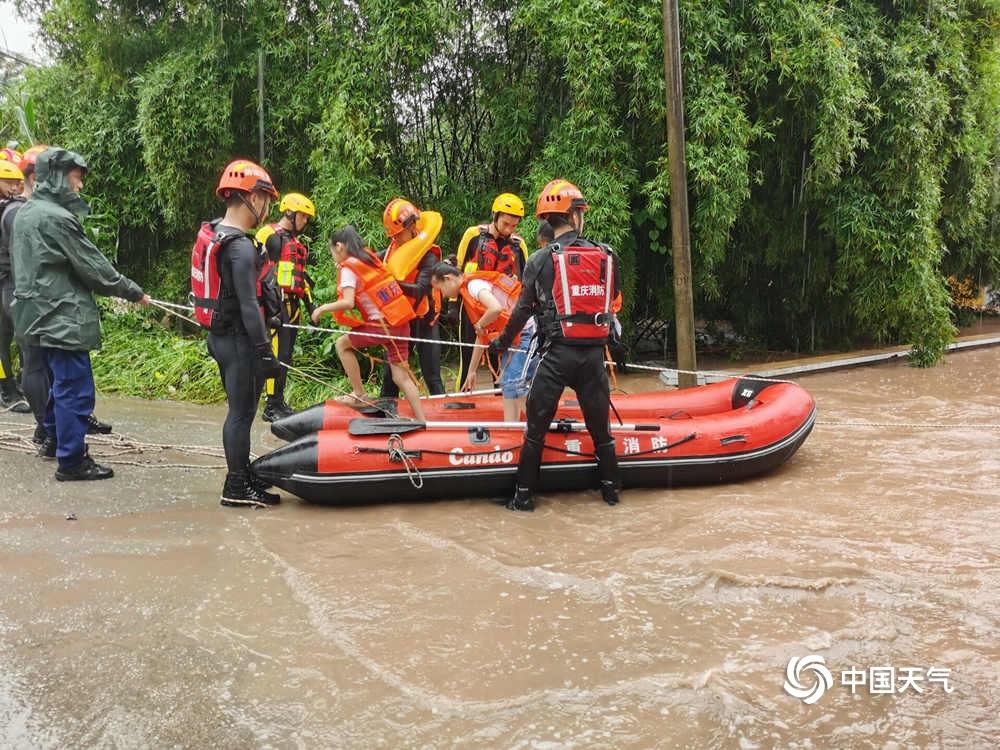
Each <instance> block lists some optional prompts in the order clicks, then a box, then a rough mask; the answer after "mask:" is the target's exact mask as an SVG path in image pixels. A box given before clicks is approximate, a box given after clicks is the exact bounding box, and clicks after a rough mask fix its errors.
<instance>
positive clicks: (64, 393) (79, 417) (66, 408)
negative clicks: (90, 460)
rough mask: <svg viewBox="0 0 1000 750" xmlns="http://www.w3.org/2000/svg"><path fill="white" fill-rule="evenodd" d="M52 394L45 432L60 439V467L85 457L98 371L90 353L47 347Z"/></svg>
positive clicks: (58, 443)
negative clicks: (92, 362) (95, 369)
mask: <svg viewBox="0 0 1000 750" xmlns="http://www.w3.org/2000/svg"><path fill="white" fill-rule="evenodd" d="M42 351H43V352H44V353H45V365H46V367H47V369H48V371H49V382H50V383H52V395H51V397H50V398H49V403H48V407H47V408H46V411H45V431H46V432H47V433H48V434H49V436H53V435H54V436H55V438H56V458H57V459H58V460H59V468H60V469H69V468H71V467H73V466H76V465H77V464H78V463H80V461H82V460H83V455H84V452H85V451H86V446H87V443H86V441H87V418H88V417H89V416H90V415H91V414H93V412H94V373H93V370H91V369H90V352H77V351H70V350H69V349H54V348H51V347H43V348H42Z"/></svg>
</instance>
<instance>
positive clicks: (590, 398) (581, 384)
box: [490, 180, 619, 511]
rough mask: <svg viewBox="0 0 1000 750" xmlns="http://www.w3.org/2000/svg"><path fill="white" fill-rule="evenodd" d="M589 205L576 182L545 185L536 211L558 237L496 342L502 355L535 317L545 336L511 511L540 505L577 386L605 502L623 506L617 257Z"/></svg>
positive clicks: (531, 264) (536, 260) (533, 266)
mask: <svg viewBox="0 0 1000 750" xmlns="http://www.w3.org/2000/svg"><path fill="white" fill-rule="evenodd" d="M589 207H590V206H589V205H588V203H587V201H586V199H585V198H584V197H583V193H581V192H580V189H579V188H578V187H576V186H575V185H574V184H572V183H571V182H567V181H566V180H552V181H551V182H550V183H548V184H547V185H546V186H545V188H543V190H542V192H541V194H540V195H539V196H538V202H537V204H536V206H535V215H536V216H537V217H538V218H539V219H542V220H545V221H547V222H548V223H549V224H550V225H551V226H552V230H553V235H554V240H553V241H552V242H551V243H549V244H548V245H547V246H546V247H545V248H543V249H542V250H539V251H538V252H536V253H535V254H533V255H532V256H531V258H529V259H528V263H527V265H526V266H525V268H524V278H523V279H522V282H521V284H522V286H521V294H520V297H518V302H517V305H516V306H515V307H514V310H513V312H512V313H511V315H510V320H509V322H508V323H507V325H506V326H505V327H504V330H503V332H502V333H501V334H500V335H499V336H498V337H497V338H496V339H494V340H493V341H492V342H491V343H490V349H491V350H492V351H493V352H494V353H495V354H503V353H504V352H506V351H507V350H508V349H509V348H510V346H511V344H512V342H513V341H514V340H515V338H516V337H517V335H518V334H519V333H521V329H522V328H523V327H524V325H525V323H527V321H528V320H529V318H530V317H531V316H532V315H535V316H536V320H537V322H538V329H539V332H540V333H541V338H542V341H543V343H542V346H541V361H540V362H539V364H538V369H537V371H536V372H535V376H534V379H533V380H532V381H531V389H530V390H529V391H528V400H527V403H526V407H525V408H526V413H527V418H526V421H527V427H526V428H525V431H524V444H523V446H522V447H521V456H520V459H519V461H518V465H517V481H516V486H515V487H514V492H513V497H511V498H509V499H507V503H506V504H507V507H508V508H509V509H511V510H518V511H531V510H534V507H535V506H534V502H533V500H532V495H533V493H534V492H535V490H536V489H537V487H538V481H539V466H540V464H541V460H542V449H543V447H544V441H545V434H546V432H547V431H548V429H549V425H550V424H551V423H552V418H553V416H554V415H555V413H556V408H557V407H558V405H559V399H560V397H561V396H562V393H563V390H564V389H565V388H567V387H568V388H572V389H573V390H574V391H576V396H577V400H578V401H579V403H580V410H581V411H582V412H583V419H584V422H586V425H587V431H588V432H589V433H590V437H591V439H592V440H593V443H594V452H595V454H596V458H597V463H598V475H599V477H600V489H601V494H602V496H603V498H604V501H605V502H606V503H607V504H608V505H617V504H618V484H619V480H618V458H617V455H616V453H615V442H614V439H613V438H612V437H611V430H610V425H609V418H608V411H609V409H610V403H611V391H610V386H609V383H608V372H607V370H606V369H605V364H604V349H605V347H606V346H607V343H608V335H609V332H610V329H611V325H612V322H613V317H614V313H613V310H612V306H613V301H614V299H615V297H616V296H617V294H618V278H619V273H618V260H617V258H616V257H615V255H614V253H613V252H612V250H611V248H609V247H608V246H607V245H602V244H599V243H596V242H592V241H591V240H588V239H585V238H584V236H583V214H584V212H585V211H586V210H587V209H588V208H589Z"/></svg>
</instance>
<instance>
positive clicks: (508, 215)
mask: <svg viewBox="0 0 1000 750" xmlns="http://www.w3.org/2000/svg"><path fill="white" fill-rule="evenodd" d="M491 213H492V215H493V218H492V219H491V221H490V223H489V224H479V225H478V226H474V227H469V228H468V229H466V230H465V234H464V235H462V239H461V240H460V241H459V243H458V250H457V251H456V253H455V258H456V262H455V267H456V268H458V269H459V270H461V271H463V272H464V273H474V272H476V271H486V272H494V271H495V272H498V273H503V274H506V275H508V276H512V277H514V278H515V279H518V280H520V279H521V275H522V274H523V272H524V264H525V263H527V261H528V246H527V245H526V244H525V242H524V240H523V239H522V238H521V237H519V236H518V235H517V234H515V233H514V232H515V230H516V229H517V227H518V225H519V224H520V223H521V219H523V218H524V202H523V201H522V200H521V199H520V198H518V197H517V196H516V195H514V194H513V193H501V194H500V195H498V196H497V197H496V198H495V199H494V200H493V206H492V208H491ZM457 304H458V308H459V309H458V340H459V342H460V343H463V344H473V343H475V341H476V331H475V326H474V324H473V322H472V320H471V319H470V318H469V315H468V313H467V311H466V310H465V305H464V303H463V301H462V300H457ZM473 351H474V350H473V349H472V347H469V346H463V347H460V354H461V361H460V363H459V369H458V378H457V379H456V383H455V385H456V388H461V387H463V384H464V383H465V381H466V380H467V379H468V377H469V369H470V368H469V361H470V360H471V359H472V353H473ZM492 366H493V369H494V371H497V370H498V368H499V366H500V363H499V362H498V361H494V362H492Z"/></svg>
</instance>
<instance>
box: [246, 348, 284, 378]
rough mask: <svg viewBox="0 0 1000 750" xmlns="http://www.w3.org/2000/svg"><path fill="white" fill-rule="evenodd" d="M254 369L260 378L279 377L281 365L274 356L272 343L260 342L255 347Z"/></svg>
mask: <svg viewBox="0 0 1000 750" xmlns="http://www.w3.org/2000/svg"><path fill="white" fill-rule="evenodd" d="M254 355H255V356H254V358H253V371H254V375H256V376H257V378H258V379H260V380H267V379H269V378H274V377H277V376H278V374H279V373H280V372H281V365H280V364H278V360H276V359H275V358H274V352H273V351H272V350H271V345H270V344H258V345H257V346H255V347H254Z"/></svg>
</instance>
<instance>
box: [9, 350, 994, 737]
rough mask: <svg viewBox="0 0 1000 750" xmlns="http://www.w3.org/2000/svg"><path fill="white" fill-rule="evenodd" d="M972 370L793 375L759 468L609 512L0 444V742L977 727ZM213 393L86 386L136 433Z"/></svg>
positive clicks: (990, 478) (983, 391)
mask: <svg viewBox="0 0 1000 750" xmlns="http://www.w3.org/2000/svg"><path fill="white" fill-rule="evenodd" d="M998 365H1000V350H998V349H996V348H993V349H982V350H978V351H971V352H965V353H959V354H955V355H952V356H950V357H949V358H948V360H947V362H946V363H945V364H944V365H942V366H940V367H937V368H935V369H931V370H916V369H912V368H910V367H907V366H906V365H905V364H901V363H897V364H889V365H885V366H879V367H870V368H866V369H859V370H853V371H847V372H838V373H831V374H824V375H816V376H811V377H804V378H801V379H800V381H799V382H801V383H802V384H803V385H804V386H805V387H806V388H807V389H809V390H810V392H811V393H812V394H813V395H814V396H815V398H816V400H817V404H818V409H819V416H818V423H817V426H816V428H815V430H814V431H813V434H812V435H811V437H810V438H809V439H808V440H807V441H806V443H805V445H804V446H803V447H802V449H801V450H800V451H799V452H798V454H796V455H795V456H794V457H793V458H792V459H791V461H790V462H789V463H787V464H786V465H785V466H784V467H782V468H781V469H780V470H778V471H776V472H774V473H772V474H770V475H767V476H763V477H760V478H757V479H754V480H750V481H746V482H743V483H740V484H732V485H723V486H713V487H695V488H685V489H678V490H671V491H656V490H642V491H638V490H637V491H627V492H625V493H624V494H623V498H622V504H621V505H620V506H618V507H616V508H608V507H607V506H605V505H604V504H603V503H602V502H601V501H600V499H599V496H598V495H597V493H583V494H574V495H570V494H562V495H560V494H552V495H546V496H543V497H542V498H541V501H540V503H539V509H538V511H536V512H535V513H534V514H514V513H511V512H508V511H506V510H504V509H502V508H499V507H497V506H494V505H491V504H489V503H487V502H485V501H481V500H475V501H472V500H469V501H450V502H434V503H425V504H410V505H402V506H400V505H391V504H387V505H382V506H377V507H361V508H347V509H344V508H340V509H338V508H324V507H313V506H309V505H306V504H304V503H302V502H300V501H297V500H295V499H292V498H286V500H285V502H284V504H283V505H281V506H280V507H279V508H276V509H274V510H269V511H250V510H242V509H227V508H221V507H220V506H219V502H218V499H219V498H218V495H219V490H220V488H221V484H222V479H223V473H222V471H220V470H218V469H208V470H206V469H197V468H195V469H191V468H188V469H184V468H172V467H164V466H158V467H156V466H154V467H151V466H149V464H151V463H156V462H161V463H162V462H167V463H188V464H201V465H208V466H212V465H216V464H218V463H220V461H219V460H218V459H216V458H214V457H211V456H206V455H201V456H198V455H191V454H179V453H178V454H171V453H166V454H160V453H148V454H141V455H137V454H126V455H124V456H123V460H127V461H133V462H134V463H137V464H144V465H140V466H132V465H129V464H127V463H126V464H119V465H116V467H115V468H116V471H117V472H118V476H117V477H116V478H115V479H113V480H111V481H109V482H99V483H84V484H72V483H70V484H59V483H57V482H55V480H54V479H53V478H52V472H53V469H54V467H53V465H52V464H51V463H47V462H43V461H41V460H40V459H37V458H35V457H32V456H28V455H24V454H20V453H15V452H6V451H4V452H0V748H2V749H3V750H8V749H11V748H13V749H16V750H20V749H21V748H30V749H32V750H33V749H35V748H59V749H62V748H88V749H89V748H222V749H227V748H234V749H235V748H240V749H243V748H378V747H385V748H438V747H461V748H524V749H529V748H535V749H539V750H551V749H555V748H674V747H680V748H775V747H782V748H869V747H872V748H914V747H917V748H936V747H949V748H950V747H954V748H963V749H965V748H995V747H997V746H998V744H1000V718H998V717H1000V685H998V674H1000V670H998V664H1000V450H998V446H1000V429H998V426H1000V380H998ZM626 387H627V388H629V389H633V390H640V389H648V388H652V387H654V381H653V380H652V379H647V378H635V377H634V378H632V379H631V380H629V381H628V382H627V383H626ZM222 413H223V411H222V409H220V408H219V407H210V408H203V407H194V406H189V405H181V404H172V403H165V402H163V403H149V402H142V401H138V400H133V399H121V398H114V397H100V398H99V399H98V414H99V416H101V417H102V418H104V419H109V420H111V421H113V422H114V424H115V428H116V431H120V432H122V433H125V434H127V435H130V436H135V437H139V438H141V439H143V440H144V441H147V442H150V443H167V442H172V443H175V444H183V445H217V443H218V440H219V433H220V424H221V420H222ZM0 422H2V423H3V428H2V429H4V430H10V429H12V428H16V427H18V426H21V427H23V426H24V425H26V424H27V422H26V420H25V419H24V417H21V416H17V415H0ZM277 444H278V443H277V441H275V440H274V439H273V438H271V437H270V436H268V435H267V434H266V430H265V429H264V427H263V426H262V425H260V424H257V425H255V434H254V445H255V450H258V451H261V450H266V449H267V448H269V447H274V446H276V445H277ZM73 516H75V519H76V520H69V519H70V518H72V517H73ZM810 656H818V657H822V660H823V661H822V662H817V661H814V660H810V659H808V657H810ZM795 657H798V658H801V659H802V661H800V662H798V663H797V664H793V667H795V666H797V667H798V668H799V669H798V671H797V673H793V674H792V675H791V677H792V678H793V679H794V681H795V683H796V684H791V685H790V687H791V688H792V690H793V691H796V690H797V691H798V692H799V695H800V696H804V697H794V696H793V695H790V694H789V693H788V692H786V690H785V689H784V688H783V685H784V684H785V682H786V679H788V678H787V677H786V667H787V666H788V665H789V660H790V659H792V658H795ZM824 670H826V674H824ZM859 675H860V676H859ZM827 676H829V681H827V679H826V678H827ZM862 677H863V678H864V682H861V679H862ZM890 677H891V678H892V679H891V684H890V679H889V678H890ZM824 688H825V689H824ZM807 701H810V702H807Z"/></svg>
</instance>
